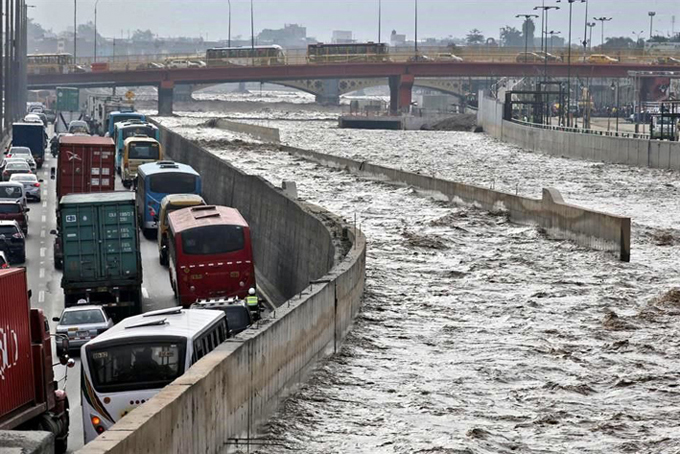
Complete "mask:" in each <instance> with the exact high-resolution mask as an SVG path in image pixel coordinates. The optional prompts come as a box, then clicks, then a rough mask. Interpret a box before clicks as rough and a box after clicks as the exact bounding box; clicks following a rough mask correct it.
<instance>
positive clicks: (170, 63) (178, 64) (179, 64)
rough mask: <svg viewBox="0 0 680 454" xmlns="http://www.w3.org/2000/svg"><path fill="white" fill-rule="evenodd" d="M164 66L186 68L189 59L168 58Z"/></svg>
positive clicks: (188, 64)
mask: <svg viewBox="0 0 680 454" xmlns="http://www.w3.org/2000/svg"><path fill="white" fill-rule="evenodd" d="M165 66H166V67H167V68H170V69H186V68H189V67H190V62H189V60H169V61H167V62H166V63H165Z"/></svg>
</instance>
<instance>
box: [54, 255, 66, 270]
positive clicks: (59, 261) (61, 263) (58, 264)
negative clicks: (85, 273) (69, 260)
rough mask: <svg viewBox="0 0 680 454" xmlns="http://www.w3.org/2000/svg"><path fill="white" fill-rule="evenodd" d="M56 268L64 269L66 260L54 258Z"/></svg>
mask: <svg viewBox="0 0 680 454" xmlns="http://www.w3.org/2000/svg"><path fill="white" fill-rule="evenodd" d="M54 269H55V270H63V269H64V260H63V259H58V258H56V257H55V258H54Z"/></svg>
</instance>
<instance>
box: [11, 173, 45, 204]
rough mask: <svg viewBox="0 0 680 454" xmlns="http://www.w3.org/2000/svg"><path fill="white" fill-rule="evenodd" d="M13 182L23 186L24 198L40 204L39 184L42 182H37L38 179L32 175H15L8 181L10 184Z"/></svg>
mask: <svg viewBox="0 0 680 454" xmlns="http://www.w3.org/2000/svg"><path fill="white" fill-rule="evenodd" d="M14 181H16V182H17V183H21V184H22V185H24V191H25V192H26V198H27V199H28V200H35V201H37V202H40V183H42V182H43V180H39V179H38V177H37V176H36V175H33V174H28V173H17V174H16V175H12V176H11V177H10V179H9V182H10V183H12V182H14Z"/></svg>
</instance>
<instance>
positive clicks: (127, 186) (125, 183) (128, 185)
mask: <svg viewBox="0 0 680 454" xmlns="http://www.w3.org/2000/svg"><path fill="white" fill-rule="evenodd" d="M123 187H124V188H125V189H130V188H131V187H132V182H131V181H130V180H123Z"/></svg>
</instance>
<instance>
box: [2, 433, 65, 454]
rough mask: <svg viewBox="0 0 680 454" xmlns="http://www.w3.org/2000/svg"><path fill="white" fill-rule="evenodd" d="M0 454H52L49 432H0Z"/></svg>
mask: <svg viewBox="0 0 680 454" xmlns="http://www.w3.org/2000/svg"><path fill="white" fill-rule="evenodd" d="M0 453H1V454H53V453H54V435H52V434H51V433H50V432H39V431H12V430H0Z"/></svg>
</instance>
